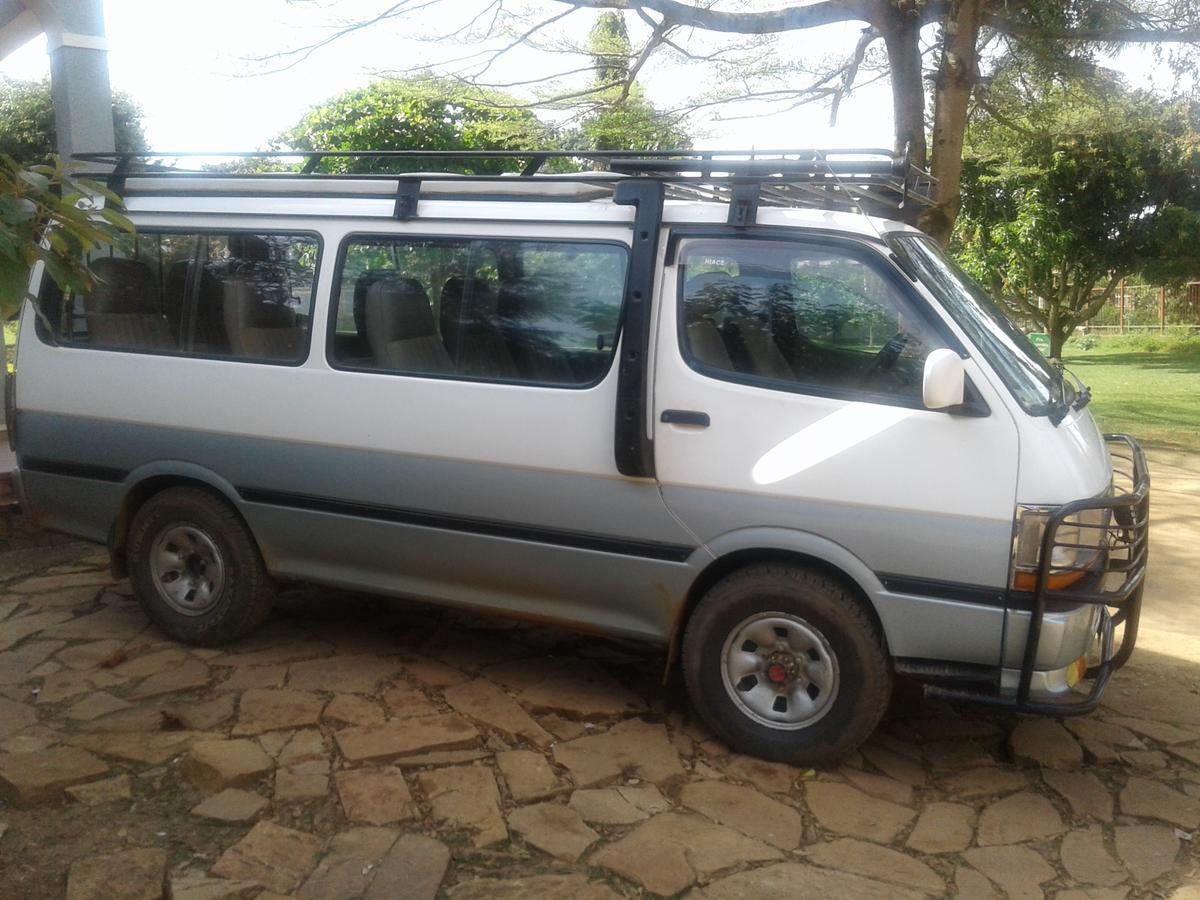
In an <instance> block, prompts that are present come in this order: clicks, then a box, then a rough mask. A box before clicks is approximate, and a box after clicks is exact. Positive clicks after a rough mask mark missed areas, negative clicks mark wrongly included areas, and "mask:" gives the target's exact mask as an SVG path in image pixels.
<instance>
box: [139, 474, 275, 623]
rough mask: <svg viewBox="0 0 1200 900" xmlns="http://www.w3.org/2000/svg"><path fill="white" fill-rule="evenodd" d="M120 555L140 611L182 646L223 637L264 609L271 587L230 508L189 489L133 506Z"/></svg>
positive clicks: (253, 546) (259, 615) (266, 609)
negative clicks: (136, 509)
mask: <svg viewBox="0 0 1200 900" xmlns="http://www.w3.org/2000/svg"><path fill="white" fill-rule="evenodd" d="M126 559H127V561H128V566H129V577H130V580H131V582H132V583H133V589H134V593H135V594H136V596H137V598H138V601H139V602H140V603H141V605H142V609H144V610H145V611H146V615H148V616H149V617H150V619H151V620H153V621H154V623H155V624H156V625H158V626H159V627H160V628H161V629H162V630H163V631H165V632H166V633H167V634H169V635H171V637H173V638H176V639H177V640H180V641H183V642H185V643H188V644H203V645H214V644H222V643H225V642H227V641H231V640H233V639H234V638H236V637H240V636H241V635H243V634H246V633H247V632H248V631H250V630H251V629H253V628H254V627H256V626H257V625H258V624H260V623H261V622H262V621H263V619H265V618H266V617H267V614H268V613H269V612H270V611H271V605H272V603H273V602H274V598H275V586H274V584H273V583H272V581H271V578H270V576H269V575H268V574H267V570H266V567H265V566H264V565H263V561H262V556H261V555H260V554H259V552H258V545H257V544H256V543H255V542H254V538H253V537H252V536H251V534H250V532H249V530H248V529H247V528H246V526H245V524H244V523H243V522H242V520H241V518H239V517H238V515H237V513H236V512H235V511H234V509H233V508H232V507H231V506H229V504H227V503H225V502H224V501H223V500H221V499H218V498H217V497H215V496H213V495H212V494H210V493H208V492H206V491H203V490H199V489H196V488H170V489H168V490H165V491H163V492H162V493H159V494H155V495H154V496H153V497H151V498H150V499H149V500H147V501H146V503H145V504H144V505H143V506H142V508H141V509H139V510H138V513H137V515H136V516H135V517H134V519H133V525H132V526H131V527H130V529H129V539H128V541H127V544H126Z"/></svg>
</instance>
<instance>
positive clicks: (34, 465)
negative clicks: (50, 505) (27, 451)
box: [20, 456, 129, 482]
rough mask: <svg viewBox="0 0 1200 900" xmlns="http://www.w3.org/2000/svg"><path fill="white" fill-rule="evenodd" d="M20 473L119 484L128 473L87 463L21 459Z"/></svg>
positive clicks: (32, 458)
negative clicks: (34, 473)
mask: <svg viewBox="0 0 1200 900" xmlns="http://www.w3.org/2000/svg"><path fill="white" fill-rule="evenodd" d="M20 469H21V471H22V472H37V473H39V474H41V475H63V476H65V477H67V478H88V479H90V480H92V481H109V482H121V481H124V480H125V476H126V475H128V474H129V473H128V472H127V471H126V470H124V469H113V468H110V467H108V466H93V465H91V464H89V463H77V462H69V461H67V460H65V459H40V458H37V457H28V456H26V457H22V458H21V465H20Z"/></svg>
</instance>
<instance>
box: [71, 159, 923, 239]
mask: <svg viewBox="0 0 1200 900" xmlns="http://www.w3.org/2000/svg"><path fill="white" fill-rule="evenodd" d="M75 158H76V159H78V160H82V161H85V162H90V163H93V164H99V165H101V166H104V167H105V168H106V169H107V171H103V172H95V173H90V174H91V175H92V176H93V177H100V178H105V179H107V180H108V182H109V185H110V187H112V188H113V189H114V190H116V192H117V193H118V194H120V195H121V196H122V197H123V198H124V199H125V201H126V205H127V207H128V208H129V209H130V210H131V211H162V212H223V213H243V214H258V215H262V214H272V213H274V214H289V215H315V216H322V215H324V216H330V215H333V216H339V217H340V216H353V217H359V216H363V217H379V216H388V217H395V218H412V217H414V216H420V217H421V218H426V217H431V218H482V217H490V218H496V217H501V218H505V219H508V218H511V219H516V220H522V219H537V220H540V221H546V220H551V221H564V220H577V221H583V222H605V221H611V222H613V223H627V222H628V221H629V220H630V218H631V217H632V216H631V210H630V208H629V207H628V206H627V205H623V204H622V201H621V199H620V193H621V191H622V190H624V189H627V188H629V187H631V186H632V185H631V184H630V182H635V183H645V182H652V183H655V184H659V185H661V186H662V189H661V192H662V195H663V196H664V197H665V199H666V201H667V202H666V204H665V206H664V209H663V218H664V221H666V222H671V221H675V222H709V221H720V220H722V219H725V220H727V221H729V222H731V223H733V224H747V223H748V222H754V221H759V222H763V223H768V222H770V223H771V224H779V225H807V226H814V225H824V226H825V227H832V228H836V229H837V230H841V231H847V230H848V231H866V232H875V231H877V230H881V229H883V228H894V227H895V223H888V222H886V219H887V218H890V217H892V216H895V215H896V213H897V212H898V211H899V210H901V209H904V208H905V207H906V206H908V205H910V204H912V205H919V206H925V205H930V204H931V203H932V200H931V199H930V195H931V193H932V186H933V180H932V178H931V177H930V176H929V175H928V174H927V173H925V172H923V171H922V170H920V169H917V168H916V167H914V166H913V165H912V164H911V162H910V161H909V160H908V158H907V157H906V156H896V155H895V154H892V153H891V152H890V151H887V150H881V149H866V150H776V151H646V152H642V151H484V152H475V151H449V152H434V151H306V152H299V153H292V152H287V151H279V152H274V151H260V152H255V153H247V154H197V153H186V154H184V153H181V154H170V153H154V154H147V153H138V154H135V153H83V154H76V157H75ZM222 161H224V162H223V163H222ZM551 161H557V162H558V164H559V165H558V167H559V168H560V169H561V168H563V167H564V164H565V165H573V166H575V167H581V166H587V167H589V168H586V169H582V170H579V171H567V172H552V173H546V172H543V171H542V168H543V166H545V165H546V164H547V163H548V162H551ZM197 163H199V167H197ZM331 163H333V164H334V165H335V166H340V167H347V166H349V167H355V168H360V169H361V168H369V169H370V172H368V173H362V172H356V173H347V174H342V173H339V172H329V171H323V169H328V168H329V166H330V164H331ZM264 166H266V167H268V168H271V169H274V171H265V172H264V171H256V168H257V169H261V168H262V167H264ZM422 166H428V168H423V167H422ZM515 166H516V167H520V171H503V170H504V169H509V168H513V167H515ZM230 168H234V169H240V171H229V169H230ZM247 169H249V170H250V171H246V170H247ZM280 169H282V171H280ZM447 169H459V170H462V171H460V172H453V171H446V170H447ZM464 172H465V174H464ZM623 186H624V187H623ZM844 213H856V215H843V214H844ZM864 213H869V214H873V215H874V216H879V217H881V218H880V220H879V221H878V222H877V223H872V222H868V221H866V217H865V215H863V214H864Z"/></svg>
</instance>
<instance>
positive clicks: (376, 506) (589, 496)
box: [18, 413, 706, 640]
mask: <svg viewBox="0 0 1200 900" xmlns="http://www.w3.org/2000/svg"><path fill="white" fill-rule="evenodd" d="M19 433H20V439H21V445H20V447H19V448H18V449H19V460H20V464H21V467H22V475H23V484H24V490H25V493H26V496H27V498H28V500H29V503H30V505H31V507H32V508H33V509H34V510H35V511H36V513H37V514H38V515H39V516H40V517H41V519H42V521H43V522H44V523H45V524H46V525H47V526H48V527H51V528H55V529H58V530H62V531H67V532H70V533H73V534H77V535H80V536H83V537H87V538H90V539H92V540H98V541H103V540H106V539H107V537H108V535H109V531H110V528H111V526H112V523H113V521H114V518H115V516H116V515H117V512H118V510H119V509H120V505H121V503H122V501H123V498H124V497H125V496H126V494H127V492H128V491H129V490H130V489H131V488H132V487H133V486H134V485H135V484H137V483H139V482H141V481H143V480H144V479H145V478H151V477H168V478H170V477H184V478H190V479H194V480H199V481H202V482H205V483H207V484H209V485H210V486H212V487H213V488H214V489H216V490H218V491H220V492H221V493H223V494H224V495H225V496H226V497H227V498H228V499H229V500H230V501H231V502H232V503H234V504H235V505H236V506H237V508H238V509H239V510H240V511H241V512H242V514H243V516H244V517H245V518H246V521H247V523H248V524H249V525H250V528H251V530H252V531H253V533H254V536H255V538H256V539H257V541H258V543H259V546H260V547H261V549H262V552H263V556H264V558H265V560H266V561H267V565H268V568H269V569H270V571H271V572H272V573H273V574H275V575H276V576H278V577H284V578H294V579H305V580H311V581H314V582H318V583H324V584H330V585H336V586H339V587H347V588H356V589H362V590H369V591H377V592H380V593H385V594H390V595H395V596H407V597H419V598H425V599H430V600H434V601H436V602H441V603H453V604H460V605H468V606H475V607H481V608H489V609H494V610H498V611H501V612H505V613H510V614H515V615H519V616H522V617H525V618H538V619H544V620H548V621H556V622H561V623H564V624H567V623H569V624H573V625H575V626H582V627H585V628H593V629H595V630H598V631H604V632H607V633H612V634H621V635H627V636H631V637H638V638H645V639H651V640H664V639H666V638H667V637H668V636H669V635H670V632H671V629H672V628H673V626H674V623H675V617H676V615H677V613H678V610H679V608H680V606H681V604H682V603H683V599H684V597H685V595H686V591H687V588H688V586H689V585H690V584H691V582H692V581H693V580H694V578H695V576H696V574H697V573H698V570H699V567H700V566H702V562H699V560H702V559H704V558H705V557H706V554H705V553H704V551H703V550H701V549H698V548H696V547H695V546H694V540H693V539H692V538H691V537H690V535H688V534H687V532H686V531H685V530H684V529H683V528H682V526H680V525H679V523H678V522H677V521H676V520H675V518H674V517H673V516H672V515H671V514H670V513H669V512H668V511H667V509H666V507H665V506H664V504H663V502H662V498H661V496H660V495H659V492H658V487H657V485H656V484H655V483H654V482H653V481H648V480H635V479H625V478H620V477H599V476H592V475H587V474H583V473H577V472H575V473H573V472H570V471H560V472H544V471H536V470H530V469H521V468H515V467H504V466H495V465H488V464H484V463H471V462H465V461H461V460H445V459H430V458H421V457H414V456H406V455H403V454H391V453H381V452H378V451H366V450H356V449H351V448H344V447H334V446H328V445H313V444H305V443H299V442H297V443H290V442H282V441H271V440H263V439H258V438H247V437H236V436H231V435H224V434H214V433H207V432H194V431H186V430H180V429H171V428H156V427H150V426H144V425H130V424H125V423H115V422H107V421H100V420H92V419H78V418H73V417H65V416H50V415H43V414H31V413H22V414H21V423H20V432H19ZM81 473H83V474H88V473H90V477H81Z"/></svg>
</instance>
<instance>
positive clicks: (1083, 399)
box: [1062, 366, 1092, 410]
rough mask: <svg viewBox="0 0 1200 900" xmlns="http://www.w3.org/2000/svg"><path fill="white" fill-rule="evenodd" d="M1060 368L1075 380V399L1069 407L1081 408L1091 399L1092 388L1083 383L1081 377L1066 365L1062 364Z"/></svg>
mask: <svg viewBox="0 0 1200 900" xmlns="http://www.w3.org/2000/svg"><path fill="white" fill-rule="evenodd" d="M1062 370H1063V372H1064V373H1065V374H1067V375H1070V376H1071V380H1072V381H1074V382H1075V401H1074V402H1073V403H1072V404H1071V409H1075V410H1080V409H1083V408H1084V407H1085V406H1087V405H1088V404H1089V403H1090V402H1091V401H1092V389H1091V388H1090V387H1088V386H1087V385H1086V384H1084V383H1083V379H1082V378H1080V377H1079V376H1078V375H1076V374H1075V373H1074V372H1072V371H1071V370H1070V369H1068V368H1067V367H1066V366H1063V367H1062ZM1064 399H1065V398H1064Z"/></svg>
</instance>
